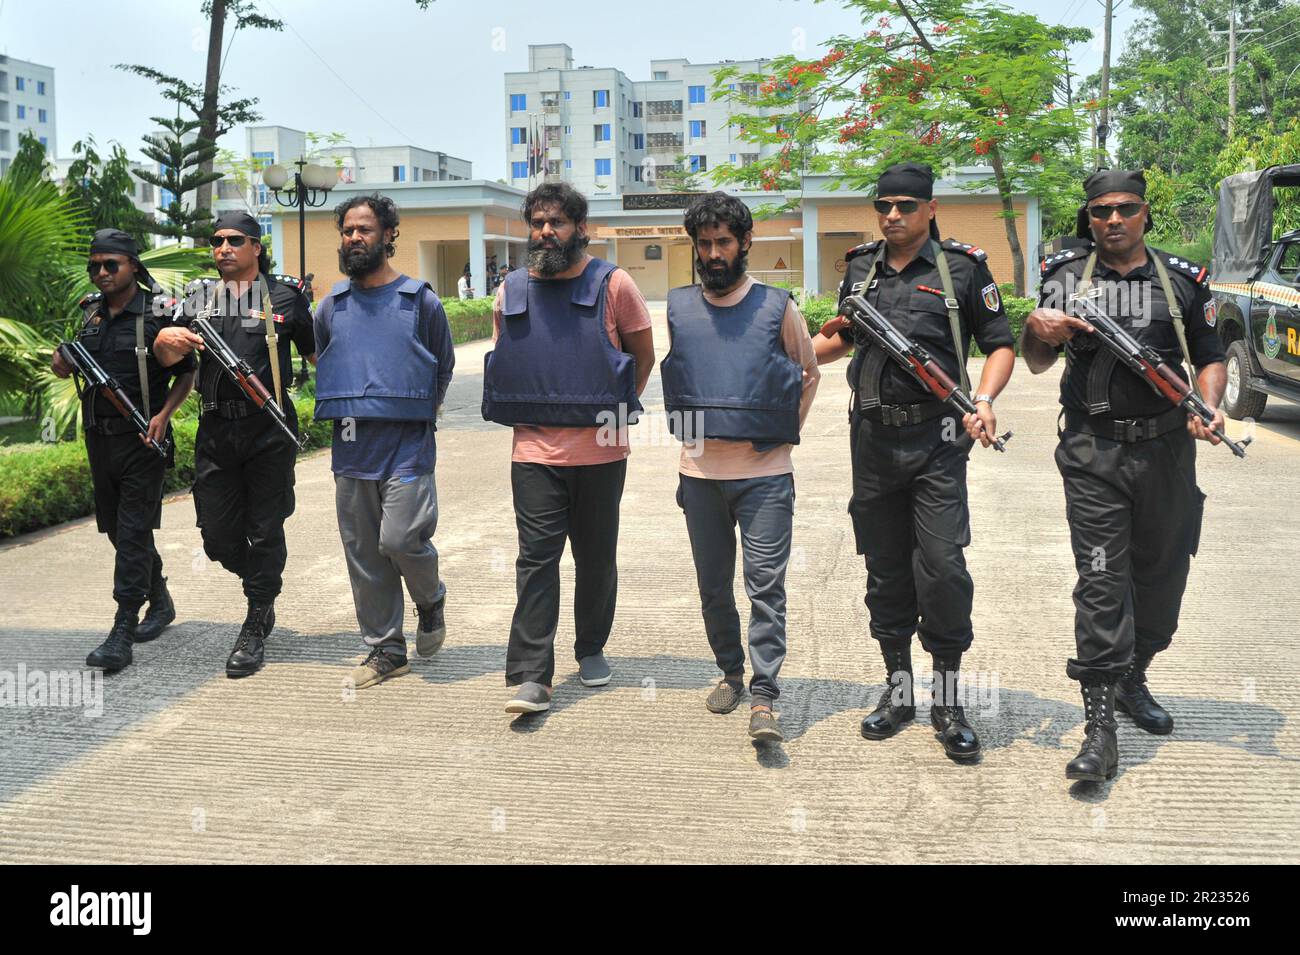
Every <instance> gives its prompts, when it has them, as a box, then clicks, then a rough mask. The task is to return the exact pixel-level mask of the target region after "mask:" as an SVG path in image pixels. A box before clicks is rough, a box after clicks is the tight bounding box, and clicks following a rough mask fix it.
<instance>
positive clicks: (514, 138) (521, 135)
mask: <svg viewBox="0 0 1300 955" xmlns="http://www.w3.org/2000/svg"><path fill="white" fill-rule="evenodd" d="M526 142H528V130H527V129H525V128H524V127H523V126H511V127H510V145H512V146H522V145H523V144H524V143H526Z"/></svg>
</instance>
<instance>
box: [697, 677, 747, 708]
mask: <svg viewBox="0 0 1300 955" xmlns="http://www.w3.org/2000/svg"><path fill="white" fill-rule="evenodd" d="M744 695H745V687H744V685H743V684H741V683H731V682H729V681H727V680H719V681H718V685H717V686H715V687H714V688H713V692H712V693H710V694H709V695H708V696H706V697H705V698H704V705H705V706H706V707H707V708H708V710H709V712H710V713H730V712H731V711H732V710H734V709H735V708H736V707H737V706H738V705H740V698H741V697H742V696H744Z"/></svg>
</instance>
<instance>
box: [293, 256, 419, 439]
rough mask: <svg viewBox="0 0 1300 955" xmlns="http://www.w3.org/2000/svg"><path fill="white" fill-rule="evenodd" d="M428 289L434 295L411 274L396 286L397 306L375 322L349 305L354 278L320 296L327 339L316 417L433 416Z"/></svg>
mask: <svg viewBox="0 0 1300 955" xmlns="http://www.w3.org/2000/svg"><path fill="white" fill-rule="evenodd" d="M426 289H427V290H428V291H427V295H428V296H430V297H432V296H434V292H433V289H431V288H429V284H428V283H427V282H421V281H420V280H419V279H413V278H408V279H407V280H406V281H405V282H403V283H402V284H401V285H399V286H398V288H397V292H398V299H399V301H400V303H401V304H400V306H399V308H398V309H397V310H396V311H392V312H389V313H388V314H387V315H385V316H384V317H383V318H382V320H380V321H377V322H376V321H369V320H367V321H361V320H359V319H358V317H357V316H356V315H355V313H354V312H353V310H351V309H349V308H348V300H349V299H350V297H351V291H352V283H350V282H339V283H338V284H337V285H335V286H334V288H332V289H331V290H330V293H329V295H327V296H325V297H324V298H323V299H321V302H320V305H319V306H318V307H317V310H316V318H317V321H319V322H321V323H322V324H323V325H325V326H326V327H327V328H328V329H329V341H328V343H327V344H326V345H325V347H324V348H323V349H322V350H321V352H320V355H319V356H318V357H317V359H316V417H317V418H319V419H321V420H327V419H335V420H337V419H341V418H358V419H372V420H384V421H433V420H435V418H436V417H437V411H438V409H437V401H438V358H437V356H435V355H434V354H433V352H431V351H429V348H428V345H427V344H426V343H425V342H424V341H423V340H422V339H421V338H420V306H421V303H422V302H424V301H426V292H425V290H426ZM434 301H435V302H436V298H434Z"/></svg>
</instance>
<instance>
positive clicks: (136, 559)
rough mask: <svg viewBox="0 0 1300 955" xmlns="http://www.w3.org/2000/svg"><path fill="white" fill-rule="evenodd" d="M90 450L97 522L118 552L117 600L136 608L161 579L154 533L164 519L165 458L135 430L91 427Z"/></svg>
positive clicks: (89, 434)
mask: <svg viewBox="0 0 1300 955" xmlns="http://www.w3.org/2000/svg"><path fill="white" fill-rule="evenodd" d="M86 452H87V455H88V456H89V458H90V479H91V482H92V483H93V485H94V489H95V522H96V524H98V525H99V529H100V531H101V532H102V533H104V534H107V535H108V539H109V541H111V542H112V544H113V547H114V549H115V550H116V551H117V556H116V560H115V561H114V565H113V599H114V600H116V601H117V602H118V604H119V605H121V606H123V607H126V608H128V609H138V608H139V607H140V606H141V605H142V604H143V603H144V602H145V600H147V599H148V597H149V593H150V589H151V587H152V585H153V584H154V583H155V582H157V581H159V580H161V579H162V558H161V557H160V556H159V555H158V549H157V548H156V547H155V546H154V542H153V532H154V530H155V529H156V528H157V527H159V526H160V525H161V522H162V489H163V476H164V474H165V472H166V462H165V461H163V459H162V458H160V457H158V454H157V453H156V452H155V451H154V450H153V449H152V448H150V447H148V446H147V445H145V444H144V443H142V442H141V441H140V436H139V434H138V433H137V432H135V431H130V432H128V433H126V434H115V435H102V434H98V433H97V432H94V431H87V432H86Z"/></svg>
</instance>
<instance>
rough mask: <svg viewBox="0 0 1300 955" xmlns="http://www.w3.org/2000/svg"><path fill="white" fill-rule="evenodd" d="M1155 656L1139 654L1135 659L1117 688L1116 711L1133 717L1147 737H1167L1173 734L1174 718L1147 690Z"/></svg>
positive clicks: (1117, 684)
mask: <svg viewBox="0 0 1300 955" xmlns="http://www.w3.org/2000/svg"><path fill="white" fill-rule="evenodd" d="M1154 656H1155V654H1153V653H1150V654H1148V653H1139V654H1137V655H1136V656H1134V657H1133V662H1132V663H1130V664H1129V667H1128V669H1127V670H1125V671H1124V673H1123V675H1122V676H1121V677H1120V678H1119V682H1118V683H1116V684H1115V709H1116V710H1118V711H1119V712H1120V713H1127V714H1128V715H1129V716H1131V717H1133V722H1134V723H1136V724H1137V725H1138V726H1140V727H1141V728H1142V729H1144V730H1146V731H1147V732H1148V733H1155V734H1156V735H1157V736H1167V735H1168V734H1170V733H1172V732H1173V731H1174V718H1173V717H1172V716H1170V715H1169V713H1168V711H1167V710H1166V709H1165V708H1164V707H1163V706H1161V705H1160V704H1159V703H1157V702H1156V701H1155V698H1154V697H1153V696H1152V695H1151V691H1150V690H1148V689H1147V667H1148V666H1150V665H1151V660H1152V658H1153V657H1154Z"/></svg>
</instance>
